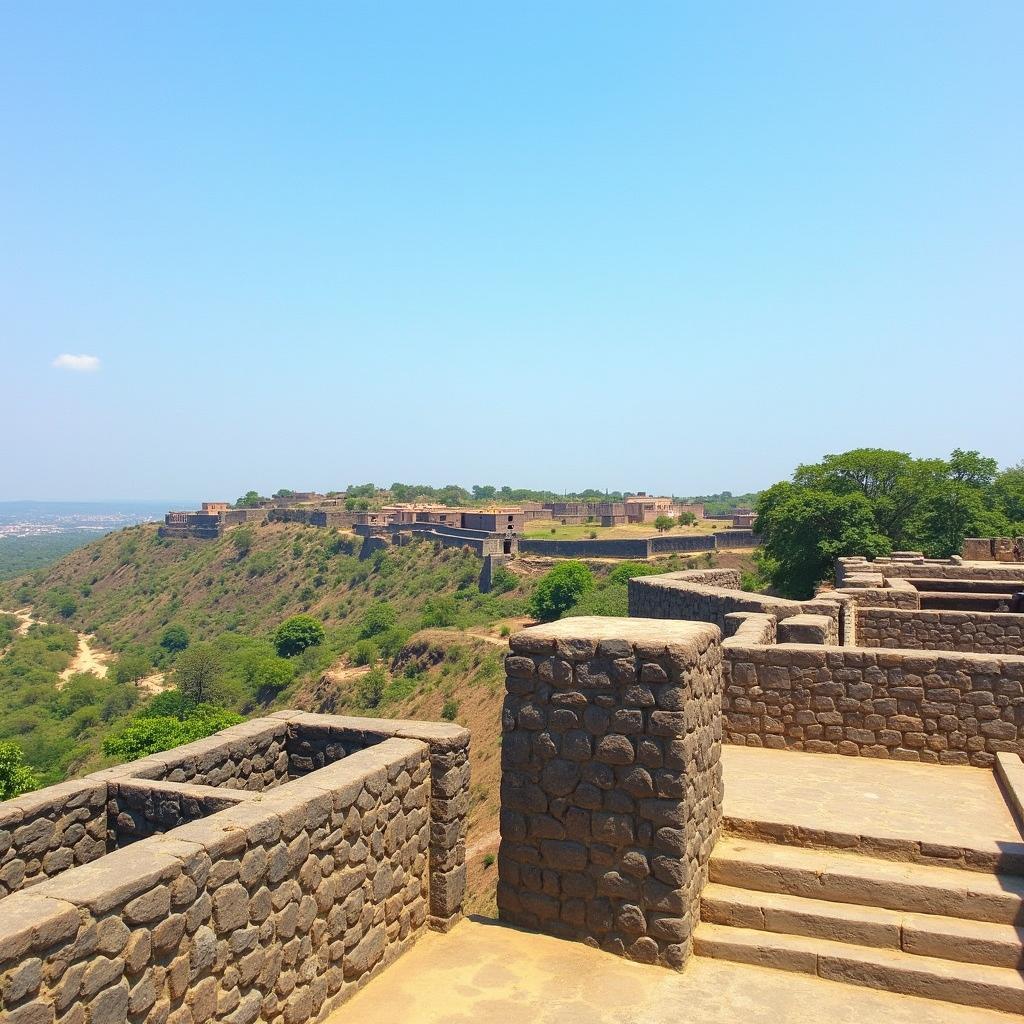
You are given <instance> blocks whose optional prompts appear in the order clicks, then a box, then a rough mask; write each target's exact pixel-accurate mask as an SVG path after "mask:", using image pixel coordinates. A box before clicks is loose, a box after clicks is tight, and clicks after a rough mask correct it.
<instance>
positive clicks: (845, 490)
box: [755, 448, 1024, 597]
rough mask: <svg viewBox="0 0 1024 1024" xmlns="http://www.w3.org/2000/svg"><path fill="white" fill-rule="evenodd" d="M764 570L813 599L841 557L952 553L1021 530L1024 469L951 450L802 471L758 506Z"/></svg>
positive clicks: (789, 591)
mask: <svg viewBox="0 0 1024 1024" xmlns="http://www.w3.org/2000/svg"><path fill="white" fill-rule="evenodd" d="M755 529H756V530H757V531H758V532H759V533H760V534H761V536H762V538H763V542H764V554H763V558H762V561H761V569H762V571H763V572H764V573H765V574H766V575H767V576H768V577H769V579H770V580H771V582H772V584H773V585H774V586H775V587H776V588H777V589H778V590H779V591H780V592H781V593H783V594H786V595H788V596H792V597H807V596H809V595H810V594H811V593H812V592H813V589H814V585H815V584H816V583H818V582H819V581H820V580H822V579H824V578H825V577H826V576H827V575H828V574H829V572H830V571H831V568H832V563H833V561H834V559H835V558H837V557H839V556H841V555H855V554H857V555H866V556H868V557H875V556H877V555H883V554H886V553H888V552H889V551H892V550H906V549H911V550H920V551H923V552H924V553H925V554H926V555H928V556H929V557H933V558H941V557H948V556H949V555H952V554H956V553H957V552H958V551H959V550H960V547H961V545H962V543H963V539H964V537H970V536H982V537H986V536H1007V535H1019V534H1021V533H1024V465H1019V466H1016V467H1013V468H1011V469H1007V470H1005V471H1003V472H1002V473H1000V472H999V467H998V464H997V463H996V460H995V459H990V458H987V457H985V456H983V455H981V454H980V453H979V452H976V451H965V450H963V449H960V448H957V449H955V450H954V451H953V452H952V453H951V455H950V456H949V458H948V459H917V458H914V457H913V456H911V455H909V454H907V453H906V452H897V451H889V450H887V449H883V448H858V449H854V450H853V451H849V452H843V453H842V454H839V455H826V456H825V457H824V458H823V459H822V460H821V462H817V463H813V464H811V465H803V466H798V467H797V469H796V471H795V472H794V474H793V479H792V481H785V482H782V483H778V484H775V485H774V486H773V487H770V488H769V489H768V490H767V491H764V492H763V493H762V494H761V496H760V498H759V499H758V501H757V522H756V523H755Z"/></svg>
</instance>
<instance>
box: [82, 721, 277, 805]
mask: <svg viewBox="0 0 1024 1024" xmlns="http://www.w3.org/2000/svg"><path fill="white" fill-rule="evenodd" d="M287 744H288V726H287V723H286V722H283V721H280V720H278V719H277V718H276V717H272V718H255V719H253V720H252V721H249V722H242V723H241V724H240V725H233V726H231V727H230V728H229V729H223V730H221V731H220V732H218V733H215V734H214V735H213V736H209V737H207V738H206V739H202V740H196V741H195V742H193V743H186V744H183V745H182V746H180V747H174V748H173V749H172V750H166V751H164V752H163V753H160V754H151V755H149V756H148V757H144V758H141V759H140V760H138V761H132V762H130V763H128V764H124V765H117V766H116V767H114V768H105V769H103V770H102V771H99V772H94V773H93V774H92V775H90V776H89V778H90V779H96V780H103V781H108V780H112V779H122V778H134V779H159V780H161V781H163V782H189V783H192V784H193V785H196V786H220V787H223V788H225V789H246V790H249V791H250V792H255V793H260V792H263V791H264V790H267V789H272V788H273V787H275V786H280V785H282V784H283V783H285V782H287V781H288V777H289V776H288V751H287Z"/></svg>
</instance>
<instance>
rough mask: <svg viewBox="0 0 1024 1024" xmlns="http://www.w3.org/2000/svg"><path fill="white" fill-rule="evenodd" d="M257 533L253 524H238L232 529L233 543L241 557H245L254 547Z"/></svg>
mask: <svg viewBox="0 0 1024 1024" xmlns="http://www.w3.org/2000/svg"><path fill="white" fill-rule="evenodd" d="M255 539H256V534H255V532H254V531H253V528H252V527H251V526H238V527H236V528H235V529H234V530H232V531H231V544H232V546H233V547H234V549H235V551H237V552H238V556H239V558H244V557H245V556H246V555H247V554H249V551H250V549H251V548H252V545H253V541H254V540H255Z"/></svg>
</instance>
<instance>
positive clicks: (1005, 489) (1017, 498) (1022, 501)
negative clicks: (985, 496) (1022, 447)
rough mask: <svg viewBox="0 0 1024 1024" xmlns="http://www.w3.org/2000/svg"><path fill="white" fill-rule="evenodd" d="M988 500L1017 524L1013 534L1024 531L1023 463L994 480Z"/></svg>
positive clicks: (1006, 470) (1004, 471)
mask: <svg viewBox="0 0 1024 1024" xmlns="http://www.w3.org/2000/svg"><path fill="white" fill-rule="evenodd" d="M990 498H991V502H992V505H993V507H994V508H996V509H997V510H998V511H1000V512H1002V513H1003V515H1004V516H1006V518H1007V519H1008V520H1009V521H1010V522H1011V523H1016V524H1017V528H1016V530H1015V531H1014V532H1015V533H1017V532H1019V531H1020V530H1022V529H1024V462H1019V463H1018V464H1017V465H1016V466H1011V467H1010V468H1009V469H1004V470H1003V472H1002V473H1000V474H999V475H998V476H997V477H996V478H995V480H994V481H993V483H992V490H991V494H990Z"/></svg>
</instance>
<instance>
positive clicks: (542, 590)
mask: <svg viewBox="0 0 1024 1024" xmlns="http://www.w3.org/2000/svg"><path fill="white" fill-rule="evenodd" d="M593 589H594V574H593V573H592V572H591V571H590V570H589V569H588V568H587V567H586V566H585V565H584V564H583V563H582V562H577V561H568V562H563V563H562V564H561V565H556V566H555V567H554V569H552V570H551V571H550V572H548V573H546V574H545V575H544V576H543V577H541V580H540V582H539V583H538V584H537V588H536V590H534V592H533V596H532V597H531V598H530V604H529V608H530V614H531V615H532V616H533V617H534V618H535V619H538V620H539V621H541V622H552V621H553V620H555V619H557V618H560V617H561V616H562V615H564V614H565V613H566V612H567V611H568V610H569V609H570V608H572V606H573V605H574V604H576V602H577V601H579V599H580V598H581V597H582V596H583V595H584V594H586V593H587V592H588V591H590V590H593Z"/></svg>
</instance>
